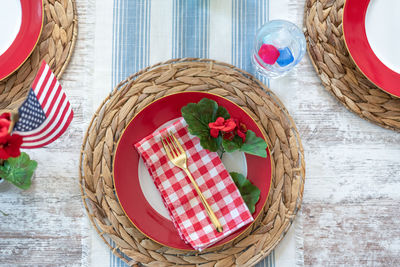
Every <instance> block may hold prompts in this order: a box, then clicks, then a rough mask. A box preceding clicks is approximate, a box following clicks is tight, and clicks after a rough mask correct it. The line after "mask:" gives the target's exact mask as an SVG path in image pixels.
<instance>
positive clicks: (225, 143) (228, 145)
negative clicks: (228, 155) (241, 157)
mask: <svg viewBox="0 0 400 267" xmlns="http://www.w3.org/2000/svg"><path fill="white" fill-rule="evenodd" d="M242 145H243V141H242V138H240V137H239V136H237V135H236V136H235V137H233V139H232V140H227V139H224V140H222V147H223V148H224V149H225V151H226V152H233V151H235V150H239V149H240V148H241V147H242Z"/></svg>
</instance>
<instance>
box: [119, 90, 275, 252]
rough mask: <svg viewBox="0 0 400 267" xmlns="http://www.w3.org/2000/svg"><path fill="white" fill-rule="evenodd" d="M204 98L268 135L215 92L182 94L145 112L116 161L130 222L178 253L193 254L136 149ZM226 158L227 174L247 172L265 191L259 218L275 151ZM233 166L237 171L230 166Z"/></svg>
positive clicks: (123, 140) (121, 198)
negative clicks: (191, 104)
mask: <svg viewBox="0 0 400 267" xmlns="http://www.w3.org/2000/svg"><path fill="white" fill-rule="evenodd" d="M205 97H206V98H209V99H212V100H214V101H216V102H217V103H218V104H219V105H221V106H223V107H225V108H226V109H227V110H228V112H229V113H230V114H231V116H232V117H236V118H238V119H239V120H241V121H243V122H244V123H245V124H246V125H247V127H248V128H249V129H250V130H252V131H254V132H255V133H256V135H257V136H263V134H262V132H261V130H260V128H259V127H258V125H257V124H256V123H255V121H254V120H253V119H252V118H251V117H250V116H249V115H248V114H247V113H246V112H245V111H244V110H243V109H241V108H240V107H239V106H237V105H236V104H235V103H233V102H231V101H229V100H227V99H225V98H223V97H221V96H218V95H214V94H210V93H205V92H182V93H177V94H173V95H169V96H166V97H163V98H160V99H158V100H156V101H155V102H153V103H151V104H149V105H148V106H146V107H145V108H144V109H142V110H141V111H140V112H139V113H138V114H137V115H136V116H135V117H134V118H133V119H132V121H131V122H130V123H129V124H128V126H127V127H126V128H125V130H124V132H123V133H122V135H121V138H120V140H119V142H118V145H117V149H116V152H115V156H114V164H113V174H114V186H115V191H116V193H117V197H118V199H119V202H120V204H121V206H122V208H123V210H124V211H125V213H126V215H127V217H128V218H129V219H130V220H131V221H132V223H133V224H134V225H135V226H136V227H137V228H138V229H139V230H140V231H141V232H142V233H143V234H144V235H146V236H147V237H148V238H150V239H152V240H154V241H155V242H157V243H160V244H162V245H164V246H167V247H172V248H175V249H182V250H193V248H192V247H190V246H189V245H187V244H185V243H184V242H183V241H182V239H180V237H179V234H178V232H177V230H176V229H175V227H174V225H173V223H172V222H171V220H170V219H169V215H168V213H167V211H166V208H165V207H164V206H163V205H162V201H161V196H160V195H159V193H158V191H157V190H156V188H155V186H154V184H153V182H152V180H151V178H150V175H149V174H148V173H147V170H145V168H144V165H143V163H142V162H141V159H140V156H139V154H138V153H137V151H136V150H135V149H134V148H133V144H134V143H136V142H138V141H140V140H141V139H142V138H143V137H145V136H147V135H149V134H151V133H152V132H154V131H155V130H156V129H158V128H160V127H161V126H162V127H164V126H166V125H167V124H168V123H172V122H173V121H174V120H175V119H177V118H179V117H181V114H180V110H181V108H182V107H183V106H185V105H187V104H188V103H194V102H198V101H200V100H201V99H202V98H205ZM264 138H265V137H264ZM227 154H228V156H227V157H226V158H225V156H224V159H223V162H224V164H225V166H226V168H227V170H228V171H241V172H242V173H245V174H246V173H247V176H248V178H249V179H250V181H251V182H252V183H254V184H255V185H256V186H257V187H258V188H259V189H260V190H261V195H260V200H259V201H258V203H257V204H256V210H255V212H254V213H253V217H254V218H257V217H258V215H260V213H261V211H262V209H263V208H264V206H265V203H266V201H267V198H268V194H269V190H270V185H271V178H272V170H271V155H270V152H269V151H268V156H267V158H261V157H257V156H253V155H247V154H246V155H244V154H243V153H236V154H232V155H229V154H230V153H227ZM238 161H240V162H238ZM228 165H229V166H232V167H228ZM240 166H242V167H240ZM231 168H233V169H231ZM243 168H244V170H243ZM240 169H242V170H240ZM248 227H250V226H249V225H247V226H244V227H242V228H241V229H239V230H238V231H236V232H235V233H233V234H231V235H230V236H228V237H226V238H224V239H223V240H221V241H219V242H218V243H216V244H214V245H213V246H212V247H215V246H219V245H223V244H225V243H227V242H229V241H231V240H233V239H234V238H236V237H238V236H239V235H240V234H241V233H243V232H244V231H245V230H246V229H247V228H248Z"/></svg>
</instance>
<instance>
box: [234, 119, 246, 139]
mask: <svg viewBox="0 0 400 267" xmlns="http://www.w3.org/2000/svg"><path fill="white" fill-rule="evenodd" d="M235 123H236V125H237V127H236V134H237V135H238V136H239V137H240V138H242V141H243V143H244V142H246V133H247V126H246V124H244V123H243V122H240V121H239V120H238V119H235Z"/></svg>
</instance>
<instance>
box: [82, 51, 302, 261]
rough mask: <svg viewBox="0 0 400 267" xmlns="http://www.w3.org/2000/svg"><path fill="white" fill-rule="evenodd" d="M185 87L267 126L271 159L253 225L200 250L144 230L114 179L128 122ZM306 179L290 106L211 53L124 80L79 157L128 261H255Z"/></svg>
mask: <svg viewBox="0 0 400 267" xmlns="http://www.w3.org/2000/svg"><path fill="white" fill-rule="evenodd" d="M262 89H264V91H263V90H262ZM181 91H207V92H212V93H215V94H218V95H221V96H224V97H226V98H228V99H229V100H231V101H233V102H235V103H236V104H237V105H239V106H241V107H242V108H243V109H245V110H246V111H247V112H248V113H249V114H250V115H251V116H252V117H253V118H255V119H256V121H257V122H258V124H259V125H260V126H261V128H262V129H263V131H264V133H266V136H267V139H268V140H267V142H268V145H269V147H270V149H271V151H272V158H273V160H272V165H273V168H272V169H273V171H272V184H271V191H270V194H269V197H268V200H267V204H266V206H265V209H264V210H263V211H262V212H261V215H260V216H259V217H258V219H257V220H256V222H255V223H254V224H253V226H252V227H249V229H248V230H247V231H246V232H245V233H244V234H242V235H241V236H240V237H239V238H237V239H235V240H234V241H232V242H230V243H229V244H226V245H224V246H223V247H218V248H213V249H208V250H206V251H203V252H201V253H200V252H187V251H181V250H176V249H172V248H168V247H164V246H162V245H160V244H158V243H156V242H154V241H152V240H150V239H149V238H147V237H146V236H144V235H143V234H141V233H140V232H139V231H138V230H137V229H136V228H135V227H134V226H133V225H132V224H131V222H130V221H129V219H128V218H127V217H126V215H125V213H124V212H123V210H122V208H121V206H120V204H119V203H118V199H117V198H116V195H115V193H114V186H113V179H112V167H113V166H112V159H113V155H114V153H115V150H116V144H117V141H118V139H119V137H120V135H121V132H122V130H123V129H124V128H125V127H126V126H127V123H129V121H130V120H131V119H132V117H133V116H134V115H135V114H137V113H138V112H139V111H140V110H141V109H142V108H143V107H145V106H146V105H147V104H149V103H151V102H152V101H154V100H156V99H158V98H161V97H163V96H165V95H168V94H172V93H176V92H181ZM304 179H305V163H304V152H303V147H302V144H301V141H300V137H299V133H298V131H297V129H296V126H295V124H294V122H293V120H292V118H291V117H290V116H289V114H288V112H287V110H286V108H285V107H284V106H283V105H282V103H281V102H280V101H279V100H278V98H277V97H276V96H275V95H274V94H273V93H272V92H271V91H270V90H269V89H268V88H266V87H265V86H264V85H263V84H261V83H260V82H259V81H258V80H256V79H255V78H253V77H252V76H251V75H250V74H248V73H246V72H244V71H242V70H240V69H237V68H235V67H234V66H232V65H229V64H225V63H221V62H216V61H213V60H200V59H189V58H187V59H176V60H170V61H167V62H164V63H159V64H157V65H154V66H151V67H148V68H145V69H143V70H142V71H139V72H138V73H136V74H134V75H132V76H130V77H129V78H128V79H126V80H125V81H123V82H121V83H120V84H119V85H118V86H117V87H116V88H115V89H114V90H113V92H112V93H111V94H110V95H109V96H108V97H107V98H106V99H105V100H104V102H103V103H102V105H101V106H100V107H99V109H98V110H97V111H96V113H95V115H94V117H93V119H92V121H91V122H90V125H89V128H88V130H87V132H86V135H85V138H84V141H83V145H82V152H81V159H80V185H81V190H82V198H83V203H84V205H85V207H86V209H87V211H88V215H89V218H90V220H91V221H92V223H93V225H94V227H95V229H96V230H97V232H98V233H99V234H100V236H101V237H102V239H103V240H104V241H105V242H106V243H107V245H108V246H109V247H110V248H111V249H112V250H113V252H114V253H115V254H116V255H117V256H118V257H120V258H122V259H123V260H124V261H126V262H127V263H128V264H130V265H135V264H138V263H140V264H141V265H145V266H170V265H176V264H182V265H189V266H196V265H201V266H223V267H226V266H232V265H244V266H252V265H254V264H255V263H257V262H258V261H260V260H261V259H262V258H264V257H265V256H267V255H268V254H269V253H270V252H271V250H272V249H273V248H274V247H275V246H276V245H277V244H278V242H279V241H280V240H281V239H282V238H283V236H284V234H285V233H286V232H287V230H288V229H289V227H290V225H291V223H292V221H293V219H294V217H295V215H296V213H297V211H298V209H299V208H300V205H301V200H302V196H303V187H304ZM111 240H113V241H114V242H115V244H116V247H115V248H114V247H113V246H111V244H110V242H111Z"/></svg>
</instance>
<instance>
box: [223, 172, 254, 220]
mask: <svg viewBox="0 0 400 267" xmlns="http://www.w3.org/2000/svg"><path fill="white" fill-rule="evenodd" d="M229 174H230V175H231V177H232V179H233V181H234V182H235V184H236V186H237V188H238V189H239V192H240V194H241V195H242V198H243V200H244V202H245V203H246V205H247V207H248V209H249V211H250V213H254V211H255V210H256V204H257V202H258V200H259V199H260V194H261V192H260V189H258V188H257V186H255V185H253V184H252V183H251V182H250V181H249V180H247V179H246V177H244V175H243V174H240V173H237V172H230V173H229Z"/></svg>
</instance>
